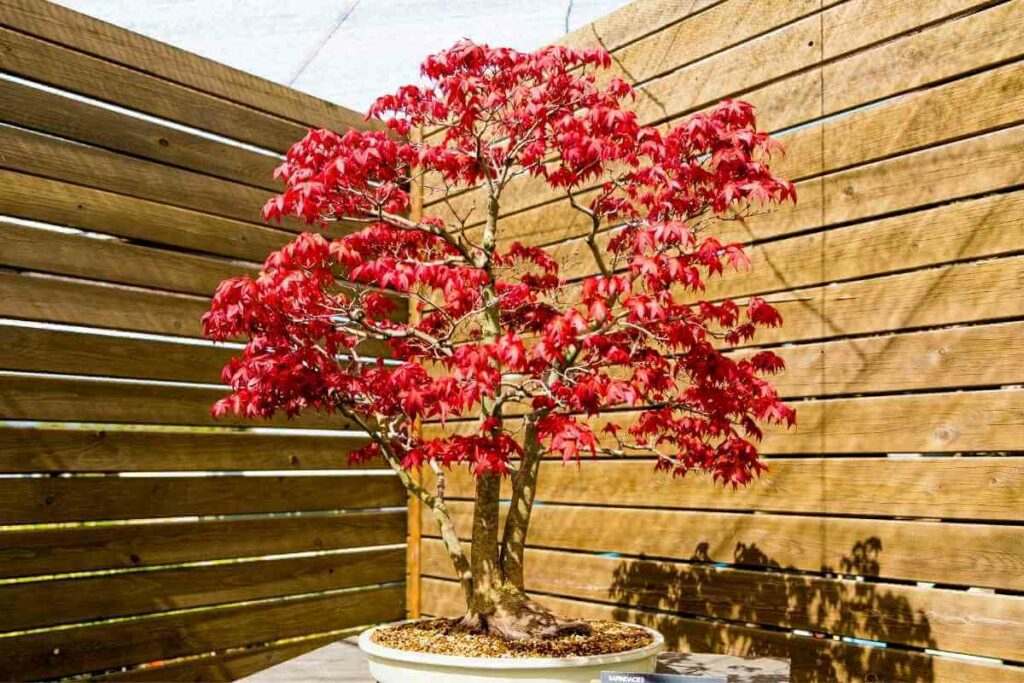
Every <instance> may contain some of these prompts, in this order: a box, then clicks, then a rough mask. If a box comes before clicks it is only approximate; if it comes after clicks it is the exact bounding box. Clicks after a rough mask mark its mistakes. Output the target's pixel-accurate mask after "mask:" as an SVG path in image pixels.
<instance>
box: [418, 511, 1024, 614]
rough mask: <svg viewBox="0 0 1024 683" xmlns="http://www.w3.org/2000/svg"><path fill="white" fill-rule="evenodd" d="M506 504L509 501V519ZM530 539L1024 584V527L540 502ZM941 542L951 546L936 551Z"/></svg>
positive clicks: (463, 531)
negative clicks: (866, 558) (855, 561)
mask: <svg viewBox="0 0 1024 683" xmlns="http://www.w3.org/2000/svg"><path fill="white" fill-rule="evenodd" d="M450 508H451V511H452V516H453V518H454V520H455V526H456V529H457V530H458V532H459V536H460V537H462V538H468V537H469V531H470V528H471V526H470V522H471V518H470V514H471V506H470V504H469V503H466V502H462V501H456V502H453V503H452V504H451V505H450ZM507 509H508V508H507V505H505V506H502V514H503V516H504V513H505V511H506V510H507ZM638 530H642V533H638ZM423 535H424V536H432V537H437V536H438V533H437V525H436V523H434V522H433V521H432V520H431V519H430V518H425V519H424V523H423ZM529 543H530V545H531V546H533V547H538V548H548V549H565V550H581V551H586V552H591V553H622V554H626V555H647V556H650V557H660V558H665V559H677V560H692V559H700V560H701V561H707V562H725V563H728V564H738V565H750V566H757V567H774V566H780V567H787V568H792V569H796V570H801V571H812V572H826V573H828V572H836V573H843V572H844V567H849V566H850V564H849V562H850V558H851V557H853V558H856V557H858V556H860V555H863V554H865V553H868V554H869V555H870V557H871V563H870V564H865V565H864V566H859V567H858V573H859V574H861V575H864V576H875V577H880V578H887V579H906V580H910V581H934V582H937V583H943V584H952V585H964V586H980V587H988V588H1004V589H1007V590H1020V587H1021V586H1024V580H1022V578H1021V577H1022V576H1024V575H1022V573H1021V566H1024V554H1022V553H1021V548H1022V547H1024V546H1022V544H1024V529H1022V528H1021V527H1020V526H1003V525H996V524H963V523H945V522H931V521H920V520H915V521H902V520H880V519H858V518H843V517H813V516H796V515H775V514H756V515H751V514H737V513H726V512H717V511H716V512H690V511H678V510H651V509H640V508H609V507H576V506H563V505H540V506H537V507H536V508H534V510H533V516H532V519H531V522H530V538H529ZM940 547H941V548H945V549H947V552H935V549H936V548H940ZM424 612H428V610H427V609H426V607H424Z"/></svg>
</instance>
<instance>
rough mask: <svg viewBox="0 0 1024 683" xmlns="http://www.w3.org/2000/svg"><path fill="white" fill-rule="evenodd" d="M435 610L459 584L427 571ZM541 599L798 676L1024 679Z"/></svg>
mask: <svg viewBox="0 0 1024 683" xmlns="http://www.w3.org/2000/svg"><path fill="white" fill-rule="evenodd" d="M424 585H425V587H426V588H427V590H426V591H425V594H427V595H428V596H429V599H428V602H427V607H428V608H429V609H430V613H431V614H438V615H449V616H454V615H458V614H459V613H460V612H461V611H462V610H461V606H460V598H459V595H458V585H457V584H456V583H454V582H448V581H439V580H436V579H425V580H424ZM534 597H535V598H536V599H537V600H539V601H540V602H541V603H542V604H544V605H546V606H548V607H549V608H550V609H552V610H555V611H556V612H559V613H562V614H571V615H572V616H574V617H581V618H588V619H619V620H623V621H631V622H634V623H640V624H644V625H646V626H650V627H652V628H656V629H658V630H659V631H661V633H662V634H663V635H664V636H665V641H666V644H667V646H668V648H669V649H671V650H676V651H680V652H715V653H719V654H731V655H736V656H744V657H785V658H789V659H791V663H790V668H791V671H792V680H793V683H833V682H834V681H871V680H875V681H929V682H930V683H975V682H976V681H991V682H992V683H1020V681H1022V680H1024V673H1022V672H1021V670H1020V667H1014V666H993V665H988V664H982V663H975V662H971V661H965V660H961V659H953V658H950V657H933V656H929V655H926V654H922V653H916V652H907V651H901V650H895V649H887V648H879V647H870V646H861V645H855V644H852V643H844V642H841V641H832V640H828V639H819V638H812V637H806V636H796V635H792V634H787V633H782V632H779V631H768V630H764V629H758V628H751V627H747V626H743V625H740V624H726V623H714V622H709V621H699V620H696V619H692V618H687V617H684V616H678V615H674V614H670V613H664V612H660V613H659V612H646V611H641V610H636V609H632V608H629V607H616V606H613V605H601V604H597V603H592V602H582V601H578V600H570V599H565V598H556V597H551V596H544V595H535V596H534Z"/></svg>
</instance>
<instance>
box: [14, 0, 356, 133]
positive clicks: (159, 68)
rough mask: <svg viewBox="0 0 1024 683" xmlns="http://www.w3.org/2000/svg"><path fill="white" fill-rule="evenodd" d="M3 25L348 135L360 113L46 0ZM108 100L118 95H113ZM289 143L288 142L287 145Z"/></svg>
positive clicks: (21, 0) (18, 4)
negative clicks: (346, 132)
mask: <svg viewBox="0 0 1024 683" xmlns="http://www.w3.org/2000/svg"><path fill="white" fill-rule="evenodd" d="M0 9H2V10H3V11H2V12H0V23H2V24H3V25H5V26H9V27H11V28H14V29H17V30H18V31H21V32H22V33H28V34H30V35H34V36H37V37H39V38H43V39H45V40H48V41H50V42H53V43H57V44H58V45H65V46H68V47H71V48H74V49H76V50H79V51H81V52H85V53H87V54H91V55H94V56H96V57H100V58H101V59H103V60H107V61H111V62H115V63H118V64H122V65H124V66H127V67H131V68H132V69H135V70H138V71H141V72H143V73H149V74H153V75H155V76H159V77H161V78H163V79H166V80H168V81H171V82H173V83H179V84H181V85H185V86H188V87H189V88H193V89H195V90H199V91H201V92H205V93H209V94H211V95H214V96H216V97H218V98H224V99H228V100H231V101H234V102H238V103H239V104H244V105H248V106H250V107H253V108H255V109H258V110H261V111H264V112H268V113H271V114H277V115H279V116H282V117H285V118H289V119H292V120H294V121H296V122H298V123H301V124H303V125H305V126H307V127H308V126H322V127H326V128H331V129H333V130H337V131H342V132H344V131H345V130H347V129H348V128H359V129H362V128H367V127H370V124H368V123H366V122H365V121H364V120H363V117H362V115H361V114H360V113H358V112H354V111H352V110H350V109H346V108H345V107H342V106H339V105H337V104H334V103H332V102H327V101H325V100H322V99H319V98H317V97H312V96H310V95H307V94H305V93H302V92H299V91H297V90H293V89H292V88H288V87H285V86H282V85H279V84H277V83H272V82H271V81H268V80H266V79H263V78H258V77H256V76H253V75H252V74H248V73H246V72H244V71H240V70H238V69H233V68H231V67H229V66H225V65H224V64H220V63H218V62H215V61H213V60H210V59H206V58H204V57H200V56H199V55H197V54H194V53H191V52H187V51H185V50H182V49H179V48H176V47H174V46H171V45H167V44H166V43H161V42H159V41H156V40H153V39H152V38H147V37H145V36H142V35H139V34H137V33H133V32H131V31H127V30H125V29H123V28H121V27H120V26H115V25H113V24H109V23H107V22H105V21H100V20H99V19H95V18H93V17H90V16H87V15H85V14H81V13H79V12H75V11H73V10H70V9H67V8H65V7H62V6H60V5H57V4H54V3H51V2H44V1H43V0H4V1H3V3H2V6H0ZM109 96H114V95H113V94H109ZM285 142H286V144H287V142H288V141H287V140H286V141H285Z"/></svg>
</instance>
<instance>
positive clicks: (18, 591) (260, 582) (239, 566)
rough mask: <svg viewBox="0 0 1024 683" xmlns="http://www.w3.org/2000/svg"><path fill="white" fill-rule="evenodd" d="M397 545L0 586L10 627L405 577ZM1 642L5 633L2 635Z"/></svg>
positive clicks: (5, 627)
mask: <svg viewBox="0 0 1024 683" xmlns="http://www.w3.org/2000/svg"><path fill="white" fill-rule="evenodd" d="M404 558H405V552H404V550H403V549H401V548H390V549H382V550H357V551H354V552H346V553H340V554H331V555H320V556H315V557H294V558H278V559H266V560H256V561H251V562H241V563H231V564H218V565H206V566H198V567H187V568H176V569H165V570H155V571H141V572H131V573H125V574H113V575H105V576H93V577H86V578H75V579H67V580H58V581H36V582H27V583H16V584H10V585H7V586H0V604H3V605H5V606H6V607H7V609H8V610H9V611H8V612H7V615H8V618H7V619H5V620H4V625H3V628H4V629H5V630H9V631H18V630H22V629H30V628H39V627H43V626H53V625H57V624H72V623H75V622H81V621H89V620H92V619H98V618H109V617H118V616H129V615H138V614H146V613H153V612H164V611H167V610H175V609H187V608H192V607H203V606H206V605H217V604H224V603H229V602H240V601H244V600H259V599H262V598H272V597H284V596H287V595H295V594H300V593H315V592H319V591H328V590H336V589H339V588H352V587H356V586H362V585H370V584H380V583H398V582H401V581H403V580H405V564H404ZM0 642H2V640H0Z"/></svg>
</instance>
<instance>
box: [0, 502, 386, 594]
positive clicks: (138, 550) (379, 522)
mask: <svg viewBox="0 0 1024 683" xmlns="http://www.w3.org/2000/svg"><path fill="white" fill-rule="evenodd" d="M405 517H406V515H405V512H403V511H400V510H399V511H393V512H390V511H389V512H378V511H366V512H350V513H344V514H331V515H313V516H310V515H301V516H277V517H256V518H233V519H231V518H229V519H222V520H217V519H208V520H185V521H182V520H160V521H159V522H155V523H146V524H104V525H90V526H71V527H66V528H64V527H56V528H32V527H28V528H23V529H20V530H17V531H3V532H0V576H2V577H5V578H7V577H19V576H20V577H25V576H36V575H41V574H64V573H68V572H79V571H83V572H84V571H93V570H102V569H120V568H132V567H146V566H151V565H161V564H172V563H181V562H201V561H206V560H224V559H231V558H237V557H255V556H262V555H277V554H286V553H304V552H310V551H319V550H337V549H341V548H358V547H364V546H374V545H387V544H392V543H403V542H404V541H405Z"/></svg>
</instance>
